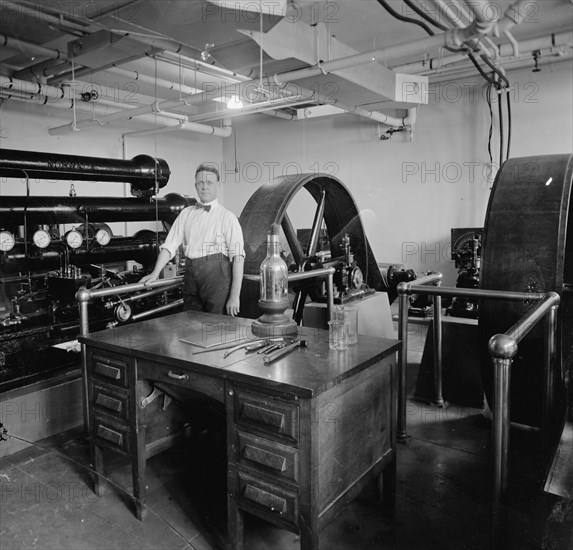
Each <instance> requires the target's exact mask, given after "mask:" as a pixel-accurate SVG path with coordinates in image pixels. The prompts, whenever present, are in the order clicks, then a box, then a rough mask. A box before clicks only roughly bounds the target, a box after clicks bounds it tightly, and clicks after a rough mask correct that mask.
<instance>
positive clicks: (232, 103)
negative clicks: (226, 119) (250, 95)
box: [227, 95, 243, 109]
mask: <svg viewBox="0 0 573 550" xmlns="http://www.w3.org/2000/svg"><path fill="white" fill-rule="evenodd" d="M242 108H243V102H242V101H241V100H240V98H239V97H238V96H236V95H234V96H232V97H231V99H229V101H227V109H242Z"/></svg>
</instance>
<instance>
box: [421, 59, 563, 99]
mask: <svg viewBox="0 0 573 550" xmlns="http://www.w3.org/2000/svg"><path fill="white" fill-rule="evenodd" d="M572 58H573V55H572V54H571V53H569V54H567V55H565V56H563V57H557V56H553V57H549V56H547V55H543V56H541V57H540V58H539V61H538V65H539V66H545V65H550V64H552V63H561V62H563V61H570V60H571V59H572ZM533 66H534V65H533V61H532V59H530V58H528V57H524V56H522V57H520V58H513V59H511V60H510V61H509V62H508V64H507V65H506V66H505V69H506V72H509V71H518V70H522V69H527V68H533ZM427 76H429V78H430V82H431V83H432V84H437V83H439V82H448V81H460V80H466V79H470V80H471V79H473V78H475V77H476V76H477V75H476V72H475V68H474V67H473V65H472V66H460V67H454V66H452V67H451V70H448V71H447V72H438V71H436V72H435V73H432V74H429V75H427ZM516 93H517V92H516Z"/></svg>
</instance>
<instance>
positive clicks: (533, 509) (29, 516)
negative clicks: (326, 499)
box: [0, 329, 573, 550]
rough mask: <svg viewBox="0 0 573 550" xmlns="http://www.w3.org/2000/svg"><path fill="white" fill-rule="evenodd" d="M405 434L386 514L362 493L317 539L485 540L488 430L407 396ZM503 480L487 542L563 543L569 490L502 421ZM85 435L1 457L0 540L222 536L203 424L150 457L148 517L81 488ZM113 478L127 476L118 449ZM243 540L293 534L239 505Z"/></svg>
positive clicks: (428, 545)
mask: <svg viewBox="0 0 573 550" xmlns="http://www.w3.org/2000/svg"><path fill="white" fill-rule="evenodd" d="M420 330H421V332H420V335H419V336H420V337H419V338H418V337H414V338H412V337H411V338H410V342H409V345H410V352H409V357H408V359H409V363H410V364H409V371H408V392H409V395H412V394H413V391H414V386H415V384H416V379H417V374H418V368H419V363H420V359H421V355H422V350H423V344H424V336H425V334H424V333H423V330H422V329H420ZM407 421H408V431H409V436H410V437H409V438H408V440H407V442H405V443H402V444H399V446H398V491H397V509H396V516H395V518H394V519H390V518H388V517H385V516H384V515H383V514H382V512H381V509H380V506H379V505H378V504H377V503H376V501H375V500H374V498H373V494H369V493H364V494H363V495H361V496H360V497H359V498H358V499H356V500H355V501H354V502H353V503H352V504H351V505H349V506H348V507H347V508H346V509H345V511H344V512H343V513H342V514H341V515H340V516H339V517H338V518H337V519H336V520H335V521H333V522H332V523H331V524H330V525H329V526H328V527H327V528H326V529H325V530H324V531H323V533H322V535H321V541H322V542H321V549H322V550H338V549H339V550H361V549H364V550H373V549H385V548H387V549H395V550H402V549H423V550H432V549H436V550H448V549H451V550H474V549H475V550H484V549H487V548H494V545H493V544H492V540H491V496H492V468H491V457H490V455H491V453H490V450H491V445H490V438H491V432H490V427H489V426H488V424H487V422H485V421H484V420H483V417H482V416H481V414H480V410H478V409H475V408H469V407H463V406H458V405H450V406H449V407H448V408H447V409H445V410H442V409H436V408H434V407H432V406H430V405H426V404H424V403H421V402H417V401H414V400H413V399H409V401H408V415H407ZM0 444H1V442H0ZM510 447H511V453H510V454H511V456H510V481H509V494H508V499H507V504H506V505H505V506H504V508H503V512H504V514H503V520H502V525H503V529H502V532H501V535H500V538H499V539H498V540H497V544H496V545H495V547H496V548H499V549H504V550H505V549H515V550H534V549H536V550H537V549H544V550H572V549H573V501H571V500H569V499H566V498H561V497H558V496H555V495H552V494H548V493H544V492H543V490H542V487H543V482H544V477H545V471H544V466H543V465H542V463H541V460H540V458H539V455H538V452H537V450H538V449H539V442H538V434H537V433H535V432H534V431H531V430H524V429H515V428H514V429H512V433H511V443H510ZM88 464H89V453H88V447H87V445H86V442H85V440H84V439H83V438H82V437H81V435H76V437H70V436H69V435H67V436H64V437H60V438H58V439H56V440H51V441H50V442H49V448H46V449H42V448H39V447H35V448H33V449H32V450H26V451H23V452H21V453H20V454H18V455H14V456H12V457H8V458H6V459H4V460H3V463H2V464H1V471H0V487H1V513H0V548H2V550H11V549H28V548H42V549H54V550H64V549H70V550H77V549H90V550H108V549H110V550H111V549H122V550H126V549H131V548H134V549H139V550H144V549H146V550H147V549H149V550H176V549H197V550H203V549H209V548H219V547H222V548H224V547H225V542H226V539H225V469H226V464H225V457H224V450H223V447H222V445H221V438H220V437H217V435H216V434H213V433H212V432H209V433H203V434H199V435H197V436H194V437H192V438H190V439H188V440H186V441H185V442H184V443H183V444H181V445H180V446H177V447H174V448H172V449H170V450H168V451H165V452H163V453H161V454H159V455H156V456H154V457H153V458H152V459H150V460H149V462H148V483H149V489H148V506H149V512H148V517H147V519H146V520H145V521H144V522H139V521H138V520H137V519H136V518H135V517H134V515H133V513H132V507H131V503H130V502H129V500H128V499H127V498H126V497H125V494H123V493H122V492H121V491H116V490H113V489H109V490H108V491H107V492H106V494H104V495H103V496H102V497H97V496H95V495H94V494H93V493H92V491H91V483H90V480H89V476H88V470H87V468H86V466H88ZM108 474H109V475H110V477H111V479H113V480H114V481H115V482H117V483H118V484H120V485H121V486H124V487H128V488H129V487H130V471H129V468H128V467H126V465H125V464H124V463H123V462H122V461H121V460H116V461H114V462H112V464H111V466H110V467H109V468H108ZM245 535H246V536H245V549H246V550H267V549H277V550H283V549H284V550H290V549H298V548H299V541H298V539H297V536H296V535H294V534H292V533H289V532H287V531H284V530H281V529H277V528H275V527H272V526H270V525H268V524H266V523H265V522H263V521H261V520H258V519H256V518H252V517H248V518H247V521H246V526H245Z"/></svg>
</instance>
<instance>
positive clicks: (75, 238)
mask: <svg viewBox="0 0 573 550" xmlns="http://www.w3.org/2000/svg"><path fill="white" fill-rule="evenodd" d="M64 238H65V240H66V244H67V245H68V246H69V247H70V248H79V247H80V246H82V243H83V242H84V238H83V237H82V234H81V233H80V232H79V231H78V230H77V229H72V230H71V231H68V232H67V233H66V234H65V235H64Z"/></svg>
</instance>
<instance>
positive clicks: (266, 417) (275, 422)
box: [243, 403, 285, 430]
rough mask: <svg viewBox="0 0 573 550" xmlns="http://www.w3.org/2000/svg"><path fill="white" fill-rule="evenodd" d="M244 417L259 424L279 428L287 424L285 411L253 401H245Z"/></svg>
mask: <svg viewBox="0 0 573 550" xmlns="http://www.w3.org/2000/svg"><path fill="white" fill-rule="evenodd" d="M243 418H247V419H249V420H251V421H253V422H257V423H259V424H266V425H267V426H272V427H273V428H276V429H279V430H280V429H281V428H283V427H284V425H285V415H284V414H283V413H280V412H277V411H272V410H270V409H266V408H265V407H261V406H260V405H255V404H253V403H245V405H244V406H243Z"/></svg>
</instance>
